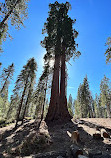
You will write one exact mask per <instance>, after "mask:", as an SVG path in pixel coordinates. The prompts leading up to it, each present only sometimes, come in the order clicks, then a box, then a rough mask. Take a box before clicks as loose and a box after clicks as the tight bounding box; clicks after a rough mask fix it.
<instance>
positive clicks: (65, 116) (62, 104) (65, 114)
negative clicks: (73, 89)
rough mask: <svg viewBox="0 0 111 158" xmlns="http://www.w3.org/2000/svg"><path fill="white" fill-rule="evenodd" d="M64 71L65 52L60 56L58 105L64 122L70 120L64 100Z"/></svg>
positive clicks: (65, 100)
mask: <svg viewBox="0 0 111 158" xmlns="http://www.w3.org/2000/svg"><path fill="white" fill-rule="evenodd" d="M65 83H66V70H65V52H63V54H62V55H61V80H60V98H59V105H60V110H61V119H63V120H64V121H65V120H66V121H67V120H71V116H70V114H69V112H68V108H67V98H66V85H65Z"/></svg>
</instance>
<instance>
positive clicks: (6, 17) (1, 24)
mask: <svg viewBox="0 0 111 158" xmlns="http://www.w3.org/2000/svg"><path fill="white" fill-rule="evenodd" d="M19 2H20V0H17V1H16V2H15V4H14V5H13V7H12V9H11V10H10V11H9V12H8V13H7V15H6V16H5V18H4V19H3V20H2V22H1V23H0V29H1V28H3V25H4V24H5V22H6V21H7V19H8V18H9V16H10V15H11V14H12V12H13V10H14V8H15V7H16V5H17V4H18V3H19Z"/></svg>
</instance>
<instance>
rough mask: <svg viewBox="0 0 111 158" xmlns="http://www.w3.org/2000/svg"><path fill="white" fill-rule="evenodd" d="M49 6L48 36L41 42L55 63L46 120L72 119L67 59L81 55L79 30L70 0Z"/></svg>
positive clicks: (45, 28)
mask: <svg viewBox="0 0 111 158" xmlns="http://www.w3.org/2000/svg"><path fill="white" fill-rule="evenodd" d="M49 7H50V11H49V17H48V18H47V22H46V23H45V25H44V29H43V33H46V32H47V35H48V36H47V37H45V39H44V41H42V42H41V43H42V45H43V46H44V47H45V48H46V51H47V55H46V56H47V57H49V60H50V59H51V57H53V58H54V61H55V63H54V70H53V80H52V88H51V98H50V104H49V109H48V113H47V116H46V122H52V121H56V120H59V122H60V120H61V121H62V120H63V121H67V120H70V119H71V116H70V115H69V113H68V109H67V98H66V71H65V70H66V61H68V60H69V59H70V58H71V57H72V56H73V55H74V57H77V56H79V55H80V52H76V44H75V40H74V38H75V35H77V31H75V30H73V27H72V26H73V23H74V22H75V20H72V19H71V18H70V17H69V16H68V14H67V13H68V10H69V9H70V4H69V2H66V3H65V4H63V3H62V4H59V3H58V2H57V1H56V2H55V3H54V4H50V5H49ZM59 72H60V73H61V75H60V73H59ZM60 76H61V77H60ZM59 79H60V81H59ZM59 86H60V87H59Z"/></svg>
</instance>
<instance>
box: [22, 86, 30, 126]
mask: <svg viewBox="0 0 111 158" xmlns="http://www.w3.org/2000/svg"><path fill="white" fill-rule="evenodd" d="M30 88H31V85H30ZM30 88H29V92H28V96H27V100H26V103H25V108H24V111H23V116H22V124H23V123H24V118H25V114H26V109H27V105H28V103H29V100H30V95H31V90H30Z"/></svg>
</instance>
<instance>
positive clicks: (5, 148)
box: [0, 118, 111, 158]
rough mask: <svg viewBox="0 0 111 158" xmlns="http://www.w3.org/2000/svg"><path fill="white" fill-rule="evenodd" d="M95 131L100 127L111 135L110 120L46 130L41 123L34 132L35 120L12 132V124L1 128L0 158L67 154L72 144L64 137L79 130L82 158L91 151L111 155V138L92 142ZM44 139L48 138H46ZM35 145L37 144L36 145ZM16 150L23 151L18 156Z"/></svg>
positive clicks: (78, 122) (93, 120)
mask: <svg viewBox="0 0 111 158" xmlns="http://www.w3.org/2000/svg"><path fill="white" fill-rule="evenodd" d="M96 128H98V130H100V129H101V128H104V129H106V131H107V132H108V133H109V135H110V136H111V119H103V118H86V119H80V120H79V119H78V120H73V121H72V122H70V123H67V124H64V125H55V126H53V127H48V126H47V125H46V123H45V122H44V121H43V122H42V124H41V127H40V129H39V131H37V124H36V123H35V122H34V120H31V121H26V122H25V123H24V124H23V125H22V126H19V127H18V128H17V129H14V124H12V125H9V126H7V127H4V128H0V135H1V136H2V138H1V141H0V158H5V157H10V158H13V157H14V158H15V157H16V156H18V155H20V156H21V155H22V156H23V155H26V156H27V155H35V154H37V153H41V152H42V153H45V152H50V151H60V150H61V151H62V150H64V151H66V150H67V151H70V146H71V144H72V142H71V141H70V138H69V136H68V135H67V131H69V132H72V131H74V130H78V131H79V133H80V142H79V144H78V146H79V147H80V148H81V149H82V150H83V152H84V154H85V155H87V154H88V152H90V150H95V151H97V150H100V151H102V152H103V153H110V154H111V138H107V139H103V140H95V139H93V134H94V133H95V131H96ZM31 135H32V136H31ZM41 135H42V136H44V139H45V141H44V140H43V139H40V136H41ZM29 136H30V139H29V140H28V143H26V140H27V138H29ZM46 136H47V137H48V139H46ZM38 139H39V141H38ZM32 140H33V141H32ZM24 142H25V143H24ZM33 143H35V144H33ZM37 143H38V144H39V145H37ZM42 143H43V144H42ZM40 144H41V147H40ZM24 146H25V147H24ZM18 147H21V149H22V150H23V151H22V153H19V152H18V150H16V149H18Z"/></svg>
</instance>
